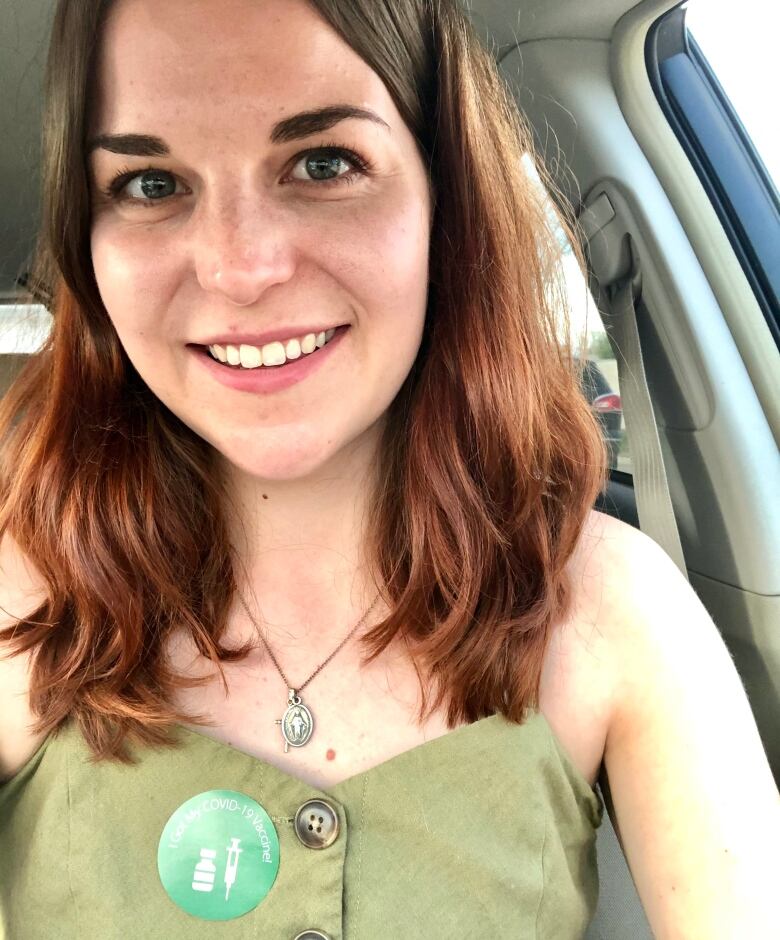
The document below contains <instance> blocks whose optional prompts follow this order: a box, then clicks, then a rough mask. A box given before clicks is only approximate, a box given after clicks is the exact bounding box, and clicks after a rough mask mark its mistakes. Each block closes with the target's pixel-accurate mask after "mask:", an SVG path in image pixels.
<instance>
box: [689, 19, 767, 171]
mask: <svg viewBox="0 0 780 940" xmlns="http://www.w3.org/2000/svg"><path fill="white" fill-rule="evenodd" d="M685 22H686V25H687V27H688V29H689V31H690V32H691V33H692V34H693V37H694V38H695V40H696V42H697V43H698V44H699V46H700V47H701V51H702V52H703V53H704V55H705V57H706V59H707V61H708V62H709V63H710V65H711V66H712V70H713V72H715V74H716V75H717V77H718V81H719V82H720V83H721V85H722V86H723V90H724V91H725V92H726V94H727V95H728V97H729V99H730V100H731V103H732V104H733V105H734V110H735V111H736V112H737V114H738V115H739V117H740V120H741V121H742V123H743V124H744V126H745V130H746V131H747V132H748V134H749V135H750V137H751V138H752V140H753V143H754V144H755V146H756V149H757V150H758V152H759V154H760V156H761V159H762V160H763V162H764V165H765V166H766V168H767V170H768V171H769V175H770V176H771V177H772V179H773V180H774V183H775V186H777V187H778V188H780V122H778V120H777V108H778V105H777V99H778V89H780V66H779V65H778V49H777V41H778V36H780V4H779V3H778V2H777V0H739V3H734V0H689V2H688V4H687V14H686V17H685Z"/></svg>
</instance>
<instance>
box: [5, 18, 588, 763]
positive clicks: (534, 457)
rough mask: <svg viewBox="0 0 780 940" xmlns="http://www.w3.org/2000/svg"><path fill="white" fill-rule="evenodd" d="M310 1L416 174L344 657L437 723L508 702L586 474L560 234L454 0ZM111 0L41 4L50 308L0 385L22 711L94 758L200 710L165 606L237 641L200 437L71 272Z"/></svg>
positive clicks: (554, 586) (509, 106)
mask: <svg viewBox="0 0 780 940" xmlns="http://www.w3.org/2000/svg"><path fill="white" fill-rule="evenodd" d="M310 2H311V4H312V6H313V7H314V8H315V9H316V10H317V11H319V13H320V15H321V16H322V17H323V18H324V19H325V20H326V21H327V22H328V23H329V24H330V25H331V26H332V28H333V29H335V30H336V32H337V33H339V34H340V36H341V37H342V38H343V39H344V40H345V41H346V42H347V43H348V44H349V45H350V46H351V47H352V48H353V49H354V50H355V51H356V52H357V53H358V54H359V55H360V56H361V57H362V58H363V59H364V60H365V62H366V63H367V64H368V65H369V66H370V67H371V68H372V69H373V70H374V71H375V72H376V73H377V74H378V75H379V76H380V77H381V78H382V80H383V81H384V83H385V85H386V87H387V89H388V91H389V93H390V95H391V96H392V98H393V100H394V102H395V104H396V106H397V108H398V109H399V111H400V113H401V115H402V117H403V118H404V120H405V122H406V124H407V125H408V127H409V128H410V130H411V131H412V133H413V134H414V136H415V138H416V140H417V143H418V146H419V148H420V151H421V153H422V154H423V156H424V159H425V162H426V165H427V166H428V167H429V171H430V177H431V182H432V184H433V189H434V191H435V206H434V214H433V220H432V230H431V244H430V256H429V257H430V289H429V306H428V310H427V313H426V321H425V327H424V332H423V339H422V343H421V347H420V351H419V354H418V356H417V359H416V361H415V363H414V366H413V368H412V370H411V371H410V373H409V375H408V377H407V379H406V381H405V383H404V385H403V386H402V388H401V390H400V392H399V393H398V395H397V397H396V399H395V400H394V401H393V403H392V405H391V407H390V411H389V414H388V416H387V418H388V420H387V421H386V424H385V431H384V436H383V438H382V440H381V444H380V450H379V454H378V466H377V476H376V482H375V484H374V485H375V494H374V498H373V501H372V502H371V503H370V505H372V506H373V507H375V508H374V512H373V516H372V518H371V519H370V520H369V529H368V535H367V538H368V542H367V546H366V547H367V549H368V552H367V554H366V557H367V558H371V559H373V564H374V565H375V571H376V574H377V577H378V583H379V584H381V586H382V591H383V595H382V597H383V600H384V602H385V603H386V604H387V606H388V609H389V610H390V614H389V615H388V616H387V617H386V618H385V619H384V620H383V621H382V622H381V623H378V624H376V625H375V626H374V627H373V628H372V629H371V630H370V631H369V632H367V633H366V634H365V635H364V636H363V637H362V638H361V639H360V642H361V643H362V644H363V647H364V648H363V650H362V652H363V660H364V663H368V662H370V661H372V660H373V659H374V658H375V657H377V656H379V655H380V654H381V652H382V651H383V650H384V649H385V648H386V647H387V646H388V645H389V644H390V642H391V641H393V640H394V639H395V638H398V639H401V640H402V641H404V642H405V643H406V644H407V647H408V649H409V650H410V652H411V653H412V656H413V662H414V666H415V668H416V670H417V674H418V677H419V680H420V683H421V689H422V704H421V707H420V712H419V715H418V717H419V720H421V721H422V720H424V718H425V717H427V716H428V715H429V714H430V713H432V712H433V711H434V710H436V709H439V708H445V709H446V715H447V721H448V725H449V726H450V727H454V726H456V725H457V724H460V723H463V722H464V721H465V722H471V721H475V720H477V719H479V718H481V717H484V716H486V715H490V714H493V713H495V712H500V713H502V714H503V715H504V716H505V717H506V718H507V719H508V720H511V721H514V722H518V723H519V722H522V721H523V720H524V718H525V713H526V710H527V709H528V708H534V707H536V706H537V705H538V693H539V681H540V675H541V670H542V664H543V660H544V654H545V651H546V648H547V645H548V641H549V638H550V635H551V631H552V628H553V627H554V625H555V624H556V623H557V622H559V621H560V620H561V619H562V618H564V617H565V616H566V615H567V612H568V611H569V610H570V608H571V603H572V599H573V598H572V587H571V584H570V578H569V575H568V573H567V567H566V563H567V561H568V559H569V558H570V556H571V555H572V553H573V551H574V549H575V546H576V543H577V540H578V537H579V534H580V532H581V531H582V529H583V527H584V525H585V522H586V518H587V516H588V513H589V511H590V509H591V508H592V506H593V504H594V502H595V500H596V498H597V496H598V494H599V492H600V491H601V490H602V489H603V487H604V483H605V476H606V452H605V447H604V443H603V440H602V437H601V434H600V431H599V427H598V423H597V421H596V419H595V417H594V415H593V414H592V413H591V411H590V409H589V407H588V405H587V403H586V401H585V399H584V397H583V395H582V393H581V390H580V374H579V371H578V369H579V367H578V365H577V361H576V357H575V355H574V354H573V353H572V349H571V337H570V335H569V332H568V314H567V312H566V310H565V303H564V302H563V295H562V290H561V289H560V284H559V281H558V280H557V278H558V277H559V274H558V273H557V272H558V269H559V262H560V244H559V241H558V240H557V238H556V234H555V232H554V228H553V224H552V223H551V219H550V214H549V211H548V210H547V209H546V208H545V205H544V200H543V199H542V198H541V197H540V195H539V193H538V189H537V186H536V184H535V183H534V182H533V181H532V180H531V179H530V178H529V175H528V173H527V171H526V169H525V168H524V166H523V164H522V160H521V158H522V156H523V154H524V153H527V152H531V151H532V143H531V137H530V134H529V131H528V129H527V127H526V126H525V124H524V122H523V119H522V118H521V116H520V114H519V113H518V110H517V106H516V104H515V103H514V101H513V99H512V96H511V94H510V93H509V92H508V90H507V89H506V87H505V85H504V83H503V81H502V79H501V78H500V76H499V74H498V71H497V68H496V65H495V63H494V61H493V59H492V57H491V55H490V54H489V52H488V51H487V50H486V49H485V48H484V47H483V46H482V44H481V43H480V41H479V38H478V37H477V36H476V34H475V33H474V31H473V28H472V26H471V24H470V22H469V20H468V18H467V17H466V16H465V15H464V13H463V12H462V11H461V10H460V8H459V7H458V5H457V3H456V2H455V0H310ZM109 6H110V3H108V2H106V0H60V2H59V4H58V7H57V10H56V14H55V18H54V22H53V29H52V36H51V42H50V47H49V57H48V63H47V71H46V81H45V107H44V122H43V147H42V194H43V198H42V206H43V220H42V227H41V233H40V239H39V251H38V262H37V267H36V270H37V272H38V273H37V275H36V277H35V278H34V279H33V288H32V289H33V291H34V292H35V291H36V290H37V294H38V296H44V297H47V298H49V304H48V305H49V308H50V311H51V313H52V315H53V326H52V331H51V334H50V336H49V339H48V341H47V342H46V344H45V346H44V347H43V348H42V349H41V351H39V352H38V353H36V354H35V355H33V356H32V357H31V358H30V360H29V361H28V362H27V363H26V365H25V367H24V369H23V370H22V372H21V373H20V375H19V376H18V378H17V379H16V380H15V382H14V383H13V385H12V386H11V388H10V390H9V392H8V393H7V394H6V396H5V397H4V399H3V400H2V402H1V403H0V534H4V533H5V532H6V531H7V532H9V533H10V534H11V535H12V536H13V538H14V539H15V540H16V542H17V543H18V545H19V546H20V548H21V549H22V551H23V552H24V553H25V554H26V556H27V557H28V558H29V559H30V560H31V561H32V562H33V564H34V565H35V566H36V568H37V569H38V571H39V572H40V574H41V576H42V578H43V580H44V582H45V585H46V588H47V599H46V600H45V601H44V602H43V603H42V604H41V606H40V607H39V608H38V609H37V610H36V611H33V612H32V613H31V614H30V615H29V616H27V617H22V618H21V619H18V620H17V621H16V622H14V623H13V624H12V626H10V627H7V628H6V629H5V630H3V631H2V632H0V642H2V643H4V644H7V646H8V649H9V651H10V654H11V655H13V654H19V653H23V652H27V651H30V652H31V654H32V655H31V668H30V704H31V708H32V711H33V713H34V715H35V716H36V719H37V723H36V728H35V730H36V731H38V732H44V731H45V732H50V731H53V730H54V729H56V728H57V727H58V726H59V725H60V724H61V723H63V722H64V721H65V720H66V719H68V718H73V719H74V720H75V721H76V722H78V724H79V726H80V728H81V730H82V732H83V734H84V736H85V738H86V740H87V742H88V744H89V746H90V748H91V750H92V752H93V754H94V755H95V757H96V758H117V759H120V760H128V759H129V754H128V751H127V749H126V743H127V742H128V741H130V740H132V741H136V742H139V743H144V744H156V743H163V742H164V741H166V740H167V738H168V735H167V730H168V728H169V727H170V725H171V724H172V723H173V722H176V721H182V720H186V721H199V720H202V719H200V717H199V716H191V715H183V714H181V713H180V712H179V711H178V710H177V709H176V708H175V707H174V706H173V704H172V701H171V700H172V695H171V693H172V691H173V690H174V689H175V688H176V687H177V686H178V685H191V684H193V683H195V680H190V679H188V680H185V679H183V678H182V677H180V676H178V675H176V674H175V673H174V672H173V671H172V670H171V669H170V667H169V665H168V663H167V660H166V655H165V651H166V643H167V640H168V639H169V638H170V636H171V635H172V632H173V630H174V628H176V629H181V628H184V629H185V630H187V631H188V632H189V634H190V635H191V637H192V639H193V641H194V642H195V644H196V646H197V648H198V650H199V651H200V653H201V654H202V655H203V656H206V657H208V658H209V659H210V660H211V661H212V662H214V663H215V664H216V665H217V666H218V667H219V668H220V672H221V671H222V670H221V663H222V662H227V661H237V660H240V659H242V658H243V657H244V656H245V655H246V654H247V653H248V652H249V649H250V648H251V647H250V646H249V645H247V646H245V647H242V648H241V649H233V648H230V647H228V646H226V645H224V644H223V640H224V639H225V630H226V627H227V615H228V610H229V607H230V603H231V599H232V597H233V595H234V592H235V588H236V578H235V560H234V559H233V557H232V555H231V550H230V546H229V541H228V535H227V526H226V520H225V503H224V496H225V494H224V492H223V490H222V489H221V486H220V483H219V480H218V476H217V472H216V461H215V460H214V454H213V451H212V450H211V446H210V445H208V444H207V443H206V442H205V441H204V440H203V439H201V438H200V437H199V436H198V435H197V434H195V432H194V431H192V430H191V429H190V428H189V427H187V426H186V425H185V424H184V423H183V422H181V421H180V420H178V419H177V418H176V417H175V416H174V415H173V414H172V413H171V412H170V411H169V410H168V409H167V408H166V407H165V406H164V405H163V404H162V403H161V402H160V401H159V400H158V399H157V398H156V397H155V396H154V395H153V394H152V392H151V391H150V390H149V389H148V387H147V386H146V384H145V383H144V382H143V380H142V379H141V378H140V376H139V375H138V373H137V372H136V371H135V369H134V367H133V366H132V364H131V363H130V361H129V359H128V357H127V355H126V354H125V352H124V350H123V348H122V346H121V344H120V341H119V339H118V337H117V334H116V332H115V330H114V328H113V325H112V323H111V320H110V318H109V316H108V313H107V311H106V310H105V308H104V307H103V305H102V303H101V300H100V296H99V293H98V289H97V285H96V282H95V278H94V273H93V270H92V265H91V258H90V249H89V233H90V200H89V193H88V183H87V170H86V157H85V128H86V121H87V114H88V110H89V107H90V100H89V89H90V88H91V87H92V81H93V78H92V75H93V69H94V53H95V47H96V44H97V42H99V39H100V34H101V23H102V20H103V18H104V16H105V14H106V12H107V8H108V7H109ZM564 229H565V230H566V231H567V232H568V234H569V236H570V240H571V241H572V242H574V238H573V236H572V231H571V227H570V226H567V225H566V224H565V223H564ZM556 284H558V285H559V288H558V289H556ZM562 323H563V325H564V330H563V331H562V330H561V324H562ZM193 519H197V520H198V525H197V526H193V525H192V520H193ZM222 678H223V681H224V673H222Z"/></svg>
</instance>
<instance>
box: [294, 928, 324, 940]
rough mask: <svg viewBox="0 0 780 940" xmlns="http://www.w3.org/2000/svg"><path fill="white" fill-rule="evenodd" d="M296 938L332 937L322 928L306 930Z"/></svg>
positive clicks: (311, 939)
mask: <svg viewBox="0 0 780 940" xmlns="http://www.w3.org/2000/svg"><path fill="white" fill-rule="evenodd" d="M295 940H330V937H329V936H328V935H327V934H326V933H323V932H322V931H321V930H304V931H303V933H299V934H298V936H297V937H296V938H295Z"/></svg>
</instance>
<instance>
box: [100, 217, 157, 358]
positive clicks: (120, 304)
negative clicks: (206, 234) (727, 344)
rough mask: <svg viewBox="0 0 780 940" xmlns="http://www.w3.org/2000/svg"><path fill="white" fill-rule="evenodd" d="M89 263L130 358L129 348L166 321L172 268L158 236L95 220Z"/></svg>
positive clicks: (104, 304)
mask: <svg viewBox="0 0 780 940" xmlns="http://www.w3.org/2000/svg"><path fill="white" fill-rule="evenodd" d="M91 250H92V264H93V267H94V270H95V280H96V282H97V286H98V290H99V292H100V297H101V300H102V301H103V306H104V307H105V308H106V310H107V311H108V314H109V316H110V317H111V321H112V322H113V324H114V327H115V329H116V331H117V333H118V334H119V338H120V339H121V341H122V344H123V345H125V347H126V348H127V351H128V353H129V354H131V356H132V352H131V350H132V348H133V347H134V346H135V345H136V344H137V343H138V342H139V341H141V340H142V339H143V337H145V336H149V335H150V333H152V332H154V329H153V328H154V326H155V324H156V325H157V327H158V328H159V326H160V325H161V324H162V323H163V322H164V321H163V320H162V318H161V315H160V314H161V311H162V310H164V309H165V307H166V305H167V303H168V301H169V299H170V297H171V295H172V292H173V285H174V280H175V278H174V272H173V270H172V265H171V264H170V263H169V262H168V261H167V260H166V259H167V257H168V256H167V255H166V252H165V251H163V250H161V246H160V244H159V240H158V239H156V238H155V237H154V235H153V234H151V233H150V232H149V231H148V230H147V231H143V230H142V228H141V227H137V228H134V229H127V228H119V227H115V226H112V225H110V224H104V223H101V222H100V221H98V222H96V223H95V225H94V226H93V229H92V234H91Z"/></svg>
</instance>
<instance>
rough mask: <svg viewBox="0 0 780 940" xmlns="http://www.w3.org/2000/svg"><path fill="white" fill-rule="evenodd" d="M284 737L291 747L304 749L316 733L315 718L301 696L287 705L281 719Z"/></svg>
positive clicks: (297, 696)
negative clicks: (314, 732)
mask: <svg viewBox="0 0 780 940" xmlns="http://www.w3.org/2000/svg"><path fill="white" fill-rule="evenodd" d="M280 724H281V727H282V736H283V737H284V740H285V741H286V742H287V744H289V745H290V746H291V747H303V745H304V744H306V742H307V741H308V740H309V738H310V737H311V735H312V732H313V731H314V718H313V717H312V713H311V712H310V711H309V709H308V708H307V707H306V706H305V705H304V704H303V703H302V702H301V698H300V696H299V695H296V696H295V698H294V699H291V700H289V701H288V703H287V709H286V710H285V713H284V715H283V716H282V719H281V722H280Z"/></svg>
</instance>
